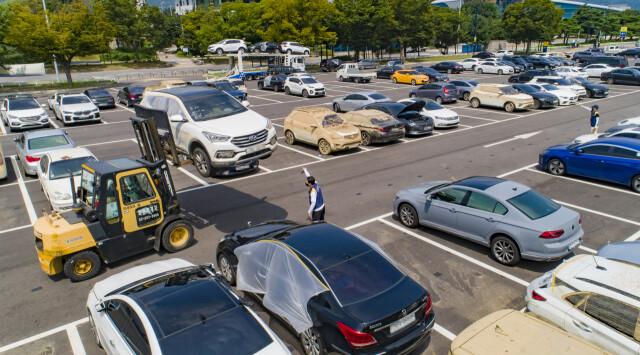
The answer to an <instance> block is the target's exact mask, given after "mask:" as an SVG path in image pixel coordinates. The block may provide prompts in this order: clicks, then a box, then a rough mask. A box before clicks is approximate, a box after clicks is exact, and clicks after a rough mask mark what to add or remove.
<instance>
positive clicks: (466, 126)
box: [458, 123, 474, 128]
mask: <svg viewBox="0 0 640 355" xmlns="http://www.w3.org/2000/svg"><path fill="white" fill-rule="evenodd" d="M458 127H464V128H473V127H474V126H468V125H466V124H459V123H458Z"/></svg>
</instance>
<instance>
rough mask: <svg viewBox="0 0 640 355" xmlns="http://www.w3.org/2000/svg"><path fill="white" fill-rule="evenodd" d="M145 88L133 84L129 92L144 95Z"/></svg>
mask: <svg viewBox="0 0 640 355" xmlns="http://www.w3.org/2000/svg"><path fill="white" fill-rule="evenodd" d="M144 89H145V87H144V86H132V87H130V88H129V92H130V93H131V94H133V95H142V93H143V92H144Z"/></svg>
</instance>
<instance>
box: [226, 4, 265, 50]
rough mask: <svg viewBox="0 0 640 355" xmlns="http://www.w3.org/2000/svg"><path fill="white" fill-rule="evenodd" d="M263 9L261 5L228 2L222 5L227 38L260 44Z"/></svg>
mask: <svg viewBox="0 0 640 355" xmlns="http://www.w3.org/2000/svg"><path fill="white" fill-rule="evenodd" d="M262 10H263V7H261V6H260V4H259V3H255V2H254V3H250V4H245V3H242V2H226V3H223V4H222V5H220V16H221V18H222V21H223V22H224V27H223V31H224V34H225V37H227V38H243V39H244V40H245V41H247V42H249V43H257V42H260V40H261V38H260V35H259V34H258V31H259V30H263V29H264V28H263V26H262Z"/></svg>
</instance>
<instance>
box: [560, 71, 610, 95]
mask: <svg viewBox="0 0 640 355" xmlns="http://www.w3.org/2000/svg"><path fill="white" fill-rule="evenodd" d="M565 79H567V80H569V82H570V83H571V84H576V85H582V86H583V87H584V88H585V89H586V90H587V97H607V96H609V88H608V87H606V86H604V85H600V84H595V83H592V82H591V81H590V80H589V79H587V78H582V77H571V76H570V77H567V78H565Z"/></svg>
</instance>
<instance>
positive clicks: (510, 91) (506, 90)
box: [500, 86, 518, 95]
mask: <svg viewBox="0 0 640 355" xmlns="http://www.w3.org/2000/svg"><path fill="white" fill-rule="evenodd" d="M500 91H502V93H503V94H507V95H515V94H517V93H518V91H517V90H516V89H514V88H512V87H511V86H509V87H503V88H500Z"/></svg>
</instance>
